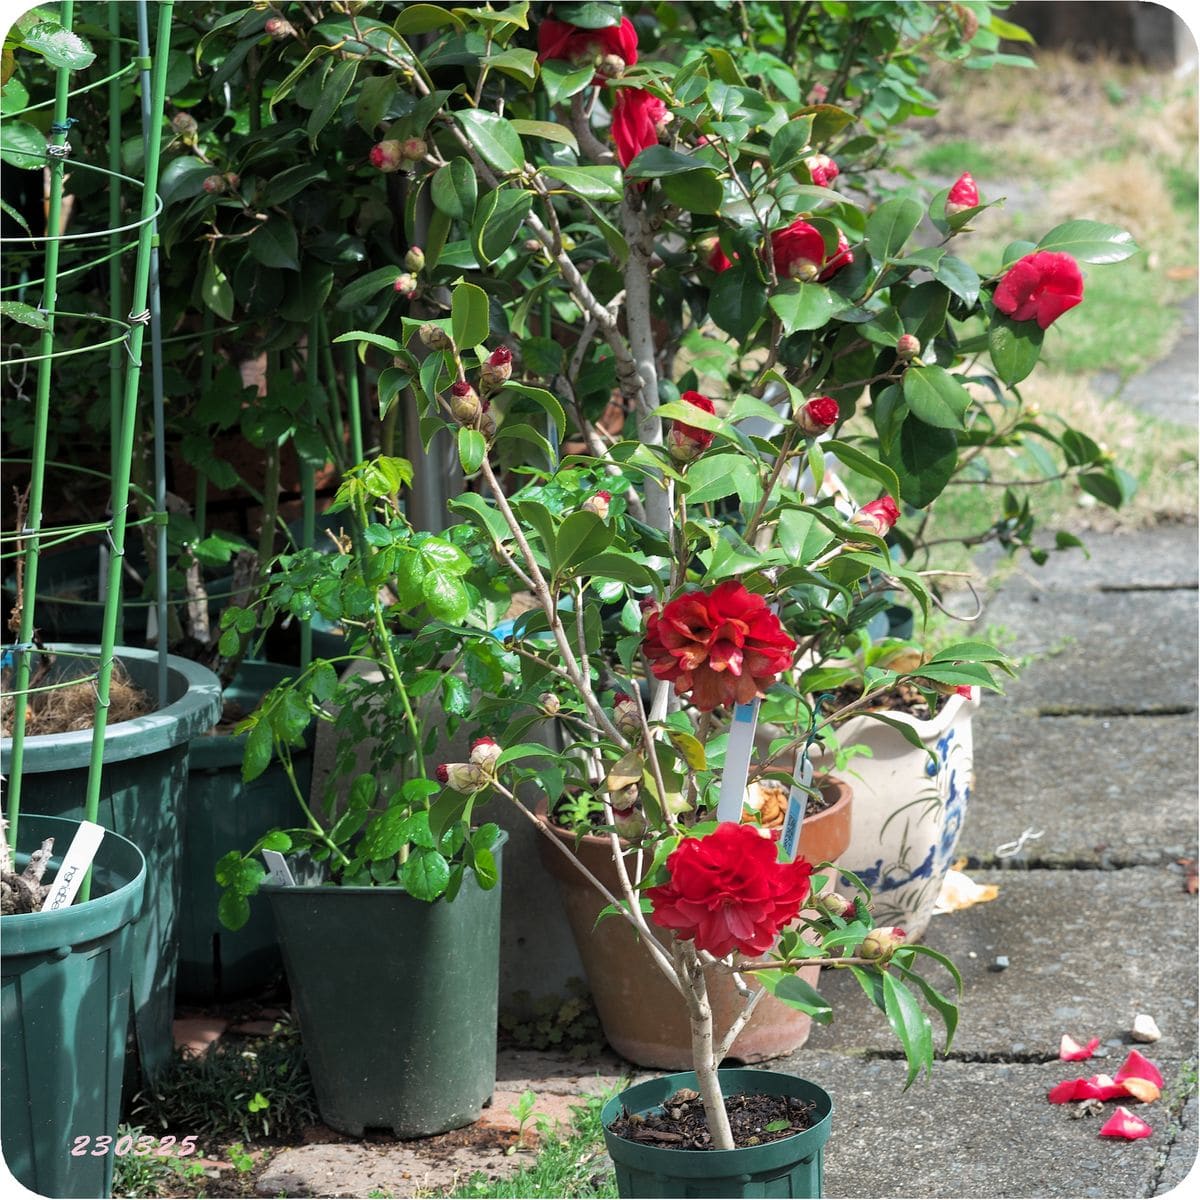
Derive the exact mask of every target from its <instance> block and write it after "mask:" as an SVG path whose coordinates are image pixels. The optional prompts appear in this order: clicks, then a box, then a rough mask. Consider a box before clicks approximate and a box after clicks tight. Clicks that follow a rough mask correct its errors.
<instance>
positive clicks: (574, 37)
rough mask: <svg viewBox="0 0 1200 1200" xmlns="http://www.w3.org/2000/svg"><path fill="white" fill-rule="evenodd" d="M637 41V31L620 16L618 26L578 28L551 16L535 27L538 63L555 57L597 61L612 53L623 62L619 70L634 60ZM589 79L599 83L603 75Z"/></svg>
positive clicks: (629, 21) (572, 60)
mask: <svg viewBox="0 0 1200 1200" xmlns="http://www.w3.org/2000/svg"><path fill="white" fill-rule="evenodd" d="M637 44H638V39H637V30H636V29H634V27H633V22H632V21H631V20H630V19H629V18H628V17H622V18H621V23H620V25H607V26H605V28H603V29H580V28H579V26H577V25H569V24H568V23H567V22H566V21H556V20H554V18H553V17H548V18H547V19H546V20H544V21H543V22H542V23H541V24H540V25H539V26H538V62H545V61H546V60H547V59H549V58H556V59H562V60H563V61H564V62H569V63H576V64H579V63H585V62H594V63H597V64H599V62H600V60H601V59H602V58H604V57H605V56H606V55H612V56H613V57H614V58H619V59H620V60H621V62H622V63H623V64H624V66H623V67H622V70H623V69H624V67H632V66H633V64H634V63H635V62H637ZM592 82H593V83H594V84H596V85H597V86H599V85H600V84H602V83H603V82H604V76H603V75H596V77H595V78H594V79H593V80H592Z"/></svg>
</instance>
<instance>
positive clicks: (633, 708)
mask: <svg viewBox="0 0 1200 1200" xmlns="http://www.w3.org/2000/svg"><path fill="white" fill-rule="evenodd" d="M613 724H614V725H615V726H616V727H617V728H618V729H619V730H620V731H621V732H622V733H623V734H624V735H625V736H626V737H627V738H633V737H640V736H641V733H642V719H641V717H639V716H638V705H637V701H636V700H635V699H634V698H633V697H632V696H631V695H630V694H629V693H628V692H617V694H616V695H615V696H613Z"/></svg>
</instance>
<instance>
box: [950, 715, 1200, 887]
mask: <svg viewBox="0 0 1200 1200" xmlns="http://www.w3.org/2000/svg"><path fill="white" fill-rule="evenodd" d="M972 734H973V737H974V741H975V788H974V790H973V791H972V793H971V802H970V805H969V806H968V808H967V816H966V823H965V825H964V827H963V834H962V839H961V841H960V842H959V850H960V852H961V853H962V854H966V855H970V856H972V857H973V858H974V859H975V860H977V861H981V862H983V863H985V864H990V863H991V859H992V856H993V855H994V853H995V851H996V848H997V847H998V846H1001V845H1002V844H1004V843H1006V842H1011V841H1013V840H1014V839H1016V838H1018V837H1019V836H1020V835H1021V833H1022V832H1023V831H1024V830H1026V829H1031V828H1032V829H1040V830H1041V831H1042V837H1040V838H1038V839H1037V840H1036V841H1031V842H1029V843H1027V847H1028V848H1027V850H1026V851H1024V853H1023V860H1024V862H1025V864H1027V865H1033V866H1037V865H1042V864H1046V863H1050V864H1054V865H1069V864H1077V865H1079V866H1084V867H1087V866H1092V867H1103V866H1108V865H1110V864H1116V865H1122V866H1130V865H1135V864H1142V863H1144V864H1156V863H1169V862H1173V861H1175V860H1176V859H1178V858H1183V857H1192V858H1195V857H1196V845H1197V836H1198V834H1197V806H1196V796H1197V773H1196V762H1197V754H1198V753H1200V750H1198V747H1197V723H1196V718H1195V716H1194V715H1191V714H1189V715H1187V716H1176V717H1010V716H1007V715H1005V711H1004V710H1003V709H1000V710H999V711H997V709H996V708H995V707H994V706H993V704H992V699H991V697H985V698H984V702H983V706H982V708H981V709H980V710H979V712H978V713H977V714H976V716H975V718H974V720H973V722H972ZM996 865H1000V864H998V863H997V864H996ZM1013 865H1016V864H1015V863H1014V864H1013Z"/></svg>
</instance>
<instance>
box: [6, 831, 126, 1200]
mask: <svg viewBox="0 0 1200 1200" xmlns="http://www.w3.org/2000/svg"><path fill="white" fill-rule="evenodd" d="M77 827H78V822H77V821H68V820H65V819H62V818H58V817H45V816H41V815H40V814H34V813H26V814H23V815H22V817H21V828H20V840H21V844H22V845H24V846H27V847H36V846H40V845H41V843H42V841H43V840H44V839H45V838H48V837H53V838H54V848H55V855H54V858H53V859H52V860H51V864H50V868H49V872H48V878H53V872H55V871H57V869H58V867H59V865H60V864H61V861H62V855H63V854H64V853H65V852H66V849H67V847H68V846H69V845H70V844H71V838H72V837H73V836H74V834H75V830H76V828H77ZM28 860H29V853H28V851H26V852H25V853H24V854H18V855H17V862H18V869H20V868H21V867H22V866H23V865H24V863H25V862H28ZM92 877H93V889H92V898H91V900H89V901H88V902H87V903H86V904H76V905H72V906H71V907H70V908H66V909H63V910H62V911H59V912H40V913H25V914H21V915H19V916H7V917H4V918H2V919H0V939H2V941H3V947H4V951H3V956H2V959H0V962H2V964H3V967H2V975H3V984H2V991H3V1021H2V1024H0V1030H2V1036H3V1042H4V1053H3V1055H2V1056H0V1120H2V1122H3V1131H4V1133H3V1153H4V1160H5V1162H6V1163H7V1164H8V1168H9V1170H10V1171H12V1173H13V1175H14V1176H15V1177H16V1178H17V1179H18V1180H19V1181H20V1182H21V1183H22V1184H24V1185H25V1186H26V1187H27V1188H29V1189H30V1190H31V1191H34V1192H38V1193H41V1194H42V1195H44V1196H64V1197H67V1196H71V1197H74V1196H84V1197H90V1196H108V1195H109V1194H110V1192H111V1189H112V1171H113V1155H112V1153H111V1152H110V1153H108V1154H104V1155H101V1156H93V1155H92V1154H91V1151H92V1150H93V1149H95V1145H96V1143H95V1139H96V1138H97V1137H98V1136H100V1135H102V1134H108V1135H109V1136H110V1137H112V1138H113V1142H112V1143H111V1145H115V1144H116V1132H117V1122H118V1121H119V1120H120V1116H121V1078H122V1070H123V1066H124V1061H125V1041H126V1035H127V1031H128V1028H129V1002H130V979H131V972H132V966H133V957H134V953H135V946H136V940H137V939H136V937H135V927H134V924H133V922H134V921H135V919H136V918H137V916H138V913H139V912H140V911H141V908H142V900H143V896H144V894H145V885H146V861H145V859H144V858H143V856H142V853H141V851H140V850H139V849H138V848H137V847H136V846H135V845H134V844H133V843H132V842H130V841H128V840H126V839H125V838H123V837H119V836H117V835H116V834H113V833H107V834H105V837H104V841H103V842H101V843H100V849H99V851H98V852H97V855H96V860H95V865H94V868H93V871H92ZM84 1134H87V1135H89V1137H90V1138H91V1139H92V1140H91V1141H90V1142H89V1143H88V1153H87V1154H85V1155H82V1156H80V1155H72V1154H71V1153H70V1150H71V1147H72V1145H73V1144H74V1140H75V1138H77V1137H80V1136H81V1135H84Z"/></svg>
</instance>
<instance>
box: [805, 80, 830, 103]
mask: <svg viewBox="0 0 1200 1200" xmlns="http://www.w3.org/2000/svg"><path fill="white" fill-rule="evenodd" d="M828 95H829V89H828V88H827V87H826V86H825V85H824V84H823V83H814V84H813V85H812V87H811V88H809V89H808V103H809V104H824V103H825V97H826V96H828Z"/></svg>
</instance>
